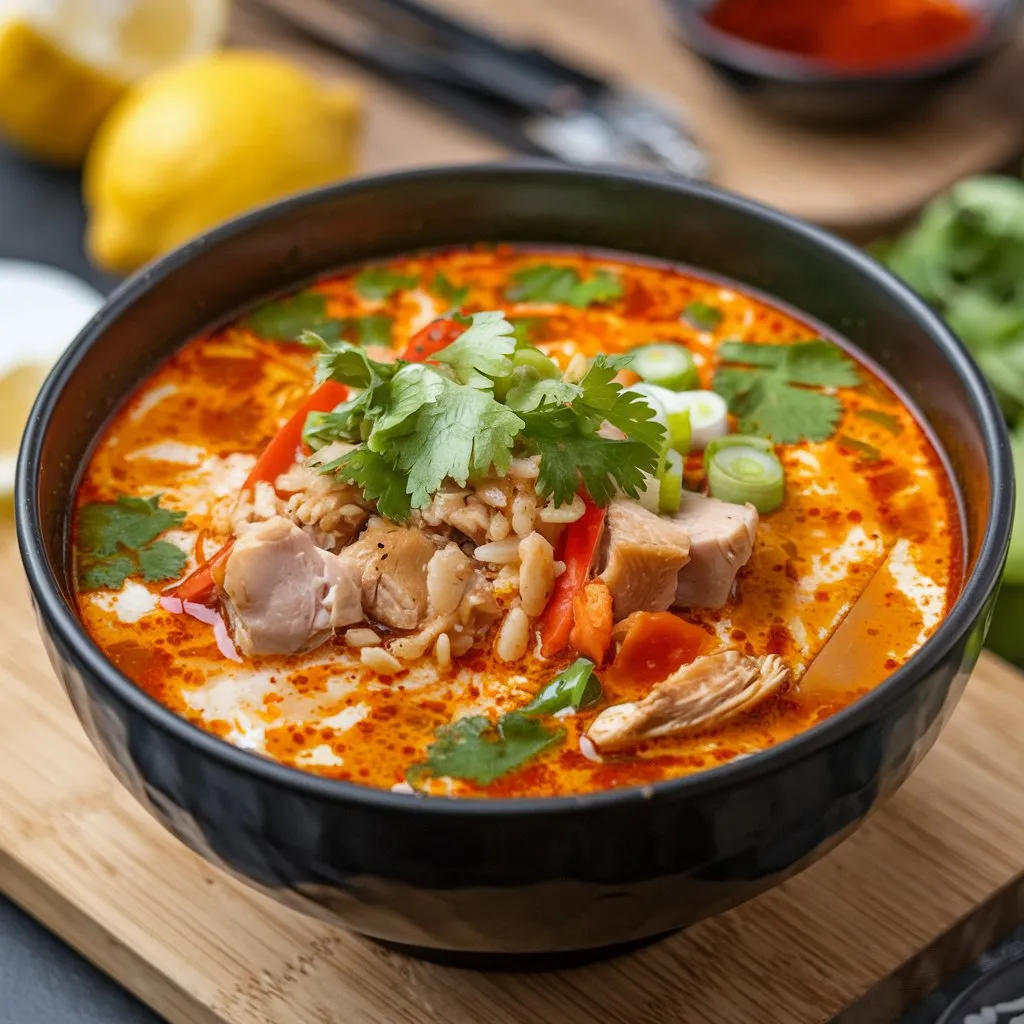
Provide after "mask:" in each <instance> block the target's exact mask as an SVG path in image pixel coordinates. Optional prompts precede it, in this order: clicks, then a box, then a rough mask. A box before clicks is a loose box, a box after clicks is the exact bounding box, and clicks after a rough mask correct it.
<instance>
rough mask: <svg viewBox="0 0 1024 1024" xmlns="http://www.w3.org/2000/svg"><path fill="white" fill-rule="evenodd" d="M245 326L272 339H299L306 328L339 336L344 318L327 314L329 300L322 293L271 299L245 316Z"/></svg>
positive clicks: (327, 334)
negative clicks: (341, 319) (339, 318)
mask: <svg viewBox="0 0 1024 1024" xmlns="http://www.w3.org/2000/svg"><path fill="white" fill-rule="evenodd" d="M244 323H245V326H246V327H248V328H249V329H250V330H251V331H253V332H254V333H256V334H258V335H259V336H260V337H261V338H266V339H268V340H269V341H298V340H299V337H300V336H301V335H302V333H303V331H317V332H318V333H320V334H323V335H324V336H325V337H330V336H332V335H333V336H334V337H335V338H337V337H338V336H339V335H340V331H341V321H340V320H338V319H336V318H335V317H329V316H328V315H327V300H326V299H325V298H324V296H323V295H321V294H319V293H318V292H299V294H298V295H296V296H295V297H294V298H291V299H280V300H275V301H274V302H268V303H267V304H266V305H264V306H260V308H259V309H257V310H254V311H253V312H252V313H250V314H249V315H248V316H247V317H246V318H245V321H244Z"/></svg>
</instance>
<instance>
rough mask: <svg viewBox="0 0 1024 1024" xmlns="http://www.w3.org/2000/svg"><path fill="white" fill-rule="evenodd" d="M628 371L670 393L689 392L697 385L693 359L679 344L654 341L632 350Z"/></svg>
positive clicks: (697, 377) (698, 377)
mask: <svg viewBox="0 0 1024 1024" xmlns="http://www.w3.org/2000/svg"><path fill="white" fill-rule="evenodd" d="M630 355H632V356H633V362H632V363H631V364H630V369H631V370H633V371H634V372H635V373H638V374H640V376H641V377H643V379H644V380H645V381H647V382H648V383H649V384H656V385H658V387H663V388H668V389H669V391H688V390H690V389H692V388H695V387H697V386H698V385H699V384H700V374H699V373H698V372H697V365H696V363H694V361H693V356H691V355H690V353H689V352H688V351H687V350H686V349H685V348H683V346H682V345H677V344H674V343H673V342H654V343H653V344H651V345H641V346H640V348H635V349H633V350H632V352H631V353H630Z"/></svg>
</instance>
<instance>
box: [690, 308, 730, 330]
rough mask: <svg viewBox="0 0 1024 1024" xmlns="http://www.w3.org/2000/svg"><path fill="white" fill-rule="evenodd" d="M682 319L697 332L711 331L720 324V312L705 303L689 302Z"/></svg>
mask: <svg viewBox="0 0 1024 1024" xmlns="http://www.w3.org/2000/svg"><path fill="white" fill-rule="evenodd" d="M682 318H683V319H684V320H685V321H686V322H687V323H688V324H689V325H690V326H691V327H696V328H697V330H698V331H713V330H714V329H715V328H716V327H717V326H718V325H719V324H720V323H721V322H722V311H721V310H720V309H717V308H716V307H715V306H709V305H708V304H707V303H706V302H691V303H690V304H689V305H688V306H687V307H686V309H684V310H683V317H682Z"/></svg>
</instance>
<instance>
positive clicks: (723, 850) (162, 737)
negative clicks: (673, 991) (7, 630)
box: [17, 164, 1013, 965]
mask: <svg viewBox="0 0 1024 1024" xmlns="http://www.w3.org/2000/svg"><path fill="white" fill-rule="evenodd" d="M477 241H520V242H538V243H556V244H564V245H570V246H590V247H594V246H596V247H604V248H609V249H618V250H623V251H626V252H632V253H640V254H644V255H647V256H651V257H657V258H665V259H672V260H677V261H679V262H682V263H687V264H691V265H694V266H697V267H700V268H702V269H704V270H706V271H709V272H712V273H715V274H720V275H723V276H726V277H730V278H733V279H735V280H737V281H739V282H742V283H744V284H746V285H748V286H751V287H753V288H757V289H761V290H763V291H766V292H768V293H769V294H771V295H773V296H777V297H778V298H779V299H781V300H783V301H785V302H788V303H790V304H792V305H794V306H796V307H798V308H800V309H802V310H804V311H806V312H807V313H808V314H810V315H812V316H814V317H816V318H817V319H819V320H820V321H822V322H823V323H825V324H826V325H829V326H830V327H832V328H834V329H835V330H837V331H838V332H840V333H842V334H843V335H845V336H846V337H847V338H849V339H850V340H851V341H853V342H854V343H855V344H856V345H858V346H859V347H860V348H861V349H862V350H863V351H864V352H865V353H866V354H867V355H868V357H869V358H871V359H873V360H874V361H875V362H876V363H878V364H879V365H880V366H881V367H882V368H883V369H884V370H885V371H886V372H887V373H888V374H889V376H890V377H892V378H893V379H894V380H895V381H897V382H898V383H899V384H900V386H901V387H902V388H903V389H904V391H905V392H906V393H907V395H908V396H909V398H910V399H911V400H912V401H913V402H914V403H915V404H916V405H917V406H918V408H919V409H920V410H921V411H922V412H923V414H924V415H925V416H926V417H927V418H928V419H929V420H930V422H931V424H932V426H933V428H934V430H935V432H936V434H937V436H938V438H939V440H940V441H941V443H942V444H943V446H944V448H945V450H946V452H947V453H948V455H949V458H950V462H951V465H952V468H953V470H954V472H955V474H956V477H957V479H958V482H959V485H960V488H961V491H962V494H963V499H964V511H965V529H966V534H967V559H966V561H967V566H966V568H967V572H968V580H967V584H966V587H965V590H964V593H963V595H962V596H961V598H960V600H959V602H958V603H957V605H956V607H955V608H954V610H953V612H952V613H951V615H950V616H949V618H948V619H947V620H946V622H945V623H944V624H943V625H942V626H941V627H940V629H939V630H938V632H937V633H936V635H935V636H934V637H933V638H932V639H931V640H929V641H928V643H927V644H926V645H925V647H924V648H923V649H922V650H921V651H920V652H919V653H918V654H917V655H916V656H915V657H914V658H913V659H911V661H910V662H909V663H908V665H906V666H905V667H904V668H902V669H900V670H899V671H898V672H896V673H895V675H894V676H893V677H892V678H891V679H890V680H888V681H887V682H886V683H885V684H884V685H882V686H881V687H879V688H878V689H877V690H876V691H874V692H873V693H872V694H870V695H869V696H868V697H866V698H865V699H863V700H861V701H860V702H859V703H857V704H856V705H854V706H853V707H851V708H849V709H847V710H846V711H844V712H841V713H840V714H838V715H836V716H834V717H833V718H832V719H830V720H829V721H827V722H825V723H823V724H822V725H819V726H817V727H816V728H814V729H812V730H810V731H809V732H807V733H804V734H803V735H802V736H799V737H797V738H795V739H793V740H790V741H789V742H787V743H784V744H781V745H780V746H778V747H777V748H774V749H772V750H770V751H766V752H764V753H762V754H759V755H757V756H755V757H751V758H747V759H744V760H741V761H737V762H735V763H733V764H730V765H726V766H724V767H722V768H718V769H715V770H713V771H710V772H706V773H703V774H701V775H697V776H693V777H690V778H684V779H679V780H675V781H671V782H665V783H659V784H658V785H655V786H652V787H647V788H643V789H641V788H636V789H628V790H622V791H618V792H608V793H599V794H593V795H589V796H582V797H578V798H556V799H546V800H522V801H515V800H508V801H491V802H488V801H477V800H467V801H452V800H443V799H430V800H423V799H418V798H416V797H412V796H407V795H403V794H394V793H386V792H380V791H376V790H371V789H366V788H362V787H359V786H355V785H352V784H349V783H342V782H336V781H333V780H329V779H323V778H318V777H315V776H312V775H307V774H304V773H301V772H298V771H294V770H292V769H288V768H284V767H282V766H281V765H278V764H275V763H273V762H271V761H269V760H266V759H263V758H260V757H257V756H255V755H253V754H250V753H247V752H245V751H242V750H239V749H236V748H234V747H232V746H230V745H228V744H227V743H224V742H223V741H221V740H219V739H217V738H216V737H214V736H212V735H208V734H206V733H204V732H202V731H200V730H198V729H196V728H195V727H193V726H191V725H189V724H188V723H186V722H185V721H184V720H182V719H180V718H178V717H176V716H175V715H174V714H173V713H171V712H170V711H168V710H166V709H165V708H163V707H162V706H160V705H159V704H157V703H156V702H155V701H153V700H152V699H150V698H149V697H148V696H146V695H145V694H144V693H142V692H141V691H140V690H138V689H137V688H136V687H135V686H134V685H133V684H132V683H131V682H130V681H129V680H127V679H126V678H124V677H123V676H121V675H120V674H119V673H118V672H117V671H116V670H115V669H114V668H113V667H112V666H111V665H110V664H109V663H108V662H107V661H106V660H105V659H104V658H103V656H102V655H101V654H100V652H99V651H98V650H97V649H96V648H95V647H94V646H93V644H92V643H91V642H90V641H89V639H88V638H87V637H86V635H85V634H84V632H83V630H82V629H81V628H80V627H79V625H78V622H77V620H76V618H75V615H74V611H73V603H72V601H71V583H70V579H69V572H68V564H69V552H68V512H69V508H70V502H71V496H72V494H73V490H74V487H75V484H76V481H77V478H78V474H79V472H80V469H81V466H82V465H83V462H84V460H85V459H86V458H87V456H88V452H89V449H90V446H91V444H92V440H93V438H95V436H96V433H97V431H98V430H99V429H100V427H101V426H102V424H103V423H104V421H105V420H106V419H107V417H108V416H109V415H110V413H111V412H112V411H113V410H114V409H115V408H116V407H117V406H118V404H119V403H120V402H121V401H122V399H123V398H124V396H125V394H126V393H127V392H128V390H129V389H130V388H131V387H132V386H133V385H134V384H136V383H137V382H138V381H139V380H140V379H141V378H142V377H143V376H144V375H145V374H146V372H147V371H148V370H149V369H150V368H151V367H153V366H154V365H155V364H156V363H157V362H158V361H159V360H160V359H161V358H163V357H164V356H166V355H167V354H168V353H169V352H171V351H172V350H173V349H174V348H175V347H176V346H177V345H178V344H180V342H181V341H182V339H184V338H186V337H188V336H189V335H191V334H193V333H194V332H196V331H198V330H201V329H203V328H205V327H207V326H209V324H210V323H212V322H214V321H216V320H218V319H222V318H224V317H226V316H229V315H231V314H233V313H235V312H236V311H238V310H239V309H240V308H241V307H243V306H245V305H246V304H248V303H250V302H252V301H255V300H257V299H259V298H261V297H263V296H265V295H266V294H267V293H268V292H272V291H277V290H281V289H285V288H290V287H293V286H296V285H298V284H300V283H301V282H302V281H304V280H306V279H308V278H309V277H311V276H312V275H314V274H316V273H318V272H321V271H324V270H327V269H329V268H334V267H338V266H340V265H343V264H349V263H352V262H355V261H358V260H363V259H367V258H371V257H376V256H381V255H385V254H392V253H397V252H402V251H407V250H410V249H417V248H422V247H425V246H438V245H445V244H457V243H467V242H477ZM1012 492H1013V482H1012V470H1011V465H1010V460H1009V455H1008V441H1007V438H1006V433H1005V428H1004V427H1003V424H1002V420H1001V418H1000V416H999V412H998V409H997V408H996V406H995V403H994V401H993V399H992V396H991V394H990V393H989V391H988V389H987V387H986V385H985V383H984V381H983V379H982V378H981V376H980V374H979V373H978V371H977V369H976V368H975V367H974V365H973V364H972V363H971V361H970V360H969V358H968V357H967V356H966V354H965V352H964V350H963V348H962V347H961V346H960V345H959V343H958V342H957V341H956V340H955V339H954V338H953V337H952V336H951V335H950V334H949V333H948V332H947V331H946V329H945V328H944V327H943V326H942V324H941V323H940V322H939V320H938V319H937V318H936V317H935V316H934V315H933V314H932V313H931V312H930V311H929V310H928V309H927V308H926V307H925V306H924V305H923V304H922V303H921V302H920V301H918V300H917V299H916V298H915V297H914V296H913V295H912V294H911V293H910V292H909V291H907V290H906V289H905V288H904V287H903V286H901V285H900V284H899V283H898V282H896V281H895V280H894V279H893V278H892V277H890V276H889V275H888V274H887V273H886V272H885V271H884V270H882V268H880V267H879V266H878V265H877V264H875V263H873V262H872V261H871V260H869V259H867V258H866V257H865V256H863V255H862V254H860V253H858V252H857V251H856V250H854V249H852V248H850V247H848V246H847V245H845V244H844V243H842V242H840V241H838V240H837V239H834V238H832V237H831V236H828V235H826V234H824V233H822V232H819V231H817V230H816V229H814V228H811V227H809V226H807V225H803V224H800V223H797V222H795V221H793V220H791V219H790V218H787V217H785V216H783V215H781V214H777V213H773V212H771V211H768V210H765V209H763V208H760V207H758V206H755V205H753V204H751V203H748V202H746V201H744V200H742V199H739V198H737V197H734V196H730V195H727V194H724V193H721V192H718V191H715V190H713V189H709V188H705V187H701V186H696V185H690V184H683V183H679V182H671V181H668V180H665V179H658V178H654V177H645V176H642V175H630V174H616V173H610V172H600V171H579V170H570V169H568V168H564V167H555V166H551V165H547V164H523V165H494V166H486V167H473V168H445V169H436V170H425V171H416V172H411V173H407V174H400V175H393V176H389V177H383V178H376V179H372V178H371V179H366V180H362V181H355V182H351V183H347V184H343V185H338V186H335V187H332V188H328V189H324V190H321V191H318V192H314V193H309V194H306V195H303V196H299V197H297V198H295V199H291V200H288V201H285V202H283V203H279V204H277V205H275V206H272V207H268V208H266V209H264V210H261V211H257V212H256V213H254V214H251V215H249V216H247V217H244V218H241V219H240V220H236V221H233V222H232V223H230V224H228V225H226V226H225V227H223V228H221V229H219V230H217V231H214V232H213V233H211V234H210V235H207V236H204V237H202V238H199V239H197V240H196V241H194V242H192V243H190V244H189V245H187V246H185V247H184V248H182V249H179V250H178V251H177V252H175V253H173V254H171V255H170V256H168V257H167V258H166V259H164V260H162V261H161V262H159V263H157V264H155V265H153V266H151V267H149V268H147V269H146V270H143V271H142V272H141V273H140V274H138V275H137V276H136V277H134V278H133V279H132V280H130V281H129V282H128V283H127V284H125V285H124V286H123V287H122V288H121V289H120V290H119V291H118V292H117V293H115V295H114V296H112V298H111V299H110V301H109V302H108V304H107V306H106V307H105V308H104V309H103V311H101V313H100V314H99V315H98V316H97V317H96V319H95V320H94V321H93V322H92V323H91V324H90V325H89V326H88V327H87V328H86V330H85V331H84V332H83V333H82V335H81V336H80V337H79V338H78V339H77V341H76V342H75V343H74V345H73V346H72V348H71V350H70V351H69V352H68V354H67V355H66V356H65V358H64V359H63V360H62V362H61V363H60V365H59V366H58V367H57V368H56V369H55V371H54V372H53V374H52V375H51V377H50V379H49V380H48V382H47V384H46V386H45V388H44V390H43V393H42V395H41V397H40V399H39V401H38V403H37V405H36V408H35V410H34V412H33V414H32V417H31V422H30V425H29V429H28V433H27V436H26V440H25V443H24V447H23V451H22V457H21V462H20V465H19V477H18V495H17V516H18V532H19V540H20V544H21V548H22V553H23V557H24V561H25V565H26V569H27V572H28V575H29V580H30V583H31V587H32V592H33V597H34V600H35V603H36V608H37V610H38V613H39V621H40V627H41V630H42V633H43V636H44V639H45V640H46V644H47V648H48V650H49V653H50V657H51V660H52V662H53V664H54V666H55V668H56V670H57V672H58V674H59V675H60V677H61V680H62V681H63V683H64V686H65V688H66V689H67V692H68V694H69V695H70V697H71V700H72V702H73V704H74V706H75V709H76V711H77V712H78V715H79V717H80V718H81V720H82V722H83V724H84V726H85V728H86V731H87V732H88V734H89V737H90V739H91V740H92V742H93V744H94V745H95V746H96V748H97V750H99V751H100V753H101V754H102V755H103V757H104V758H105V759H106V761H107V763H108V764H109V765H110V766H111V768H112V770H113V771H114V772H115V773H116V774H117V776H118V778H120V779H121V781H122V782H123V783H124V784H125V785H126V786H127V787H128V789H130V790H131V792H132V793H133V794H134V795H135V796H136V797H137V799H138V800H139V801H140V802H141V803H142V804H143V805H144V806H145V807H146V808H147V809H148V810H149V811H150V812H151V813H152V814H153V815H154V816H155V817H157V818H158V819H159V820H160V821H162V822H163V823H164V825H165V826H166V827H167V828H168V829H169V830H170V831H171V832H173V833H174V834H175V835H177V836H178V837H179V838H180V839H181V840H183V841H184V842H185V843H187V844H188V845H189V846H190V847H192V848H193V849H194V850H196V851H197V852H199V853H200V854H201V855H203V856H204V857H206V858H208V859H209V860H210V861H212V862H213V863H216V864H218V865H220V866H221V867H223V868H225V869H226V870H228V871H231V872H233V873H234V874H236V875H238V876H240V877H241V878H243V879H245V880H247V881H249V882H250V883H252V884H254V885H256V886H258V887H259V888H261V889H263V890H265V891H267V892H269V893H271V894H273V895H274V896H277V897H278V898H280V899H282V900H284V901H286V902H288V903H291V904H292V905H294V906H297V907H299V908H301V909H304V910H307V911H310V912H313V913H316V914H319V915H321V916H323V917H326V918H328V919H330V920H332V921H335V922H337V923H338V924H340V925H344V926H346V927H348V928H352V929H355V930H357V931H360V932H363V933H365V934H367V935H370V936H373V937H375V938H379V939H383V940H386V941H390V942H393V943H400V944H405V945H408V946H413V947H418V949H419V951H420V952H427V951H432V952H431V953H430V955H443V954H442V951H449V952H450V953H454V954H458V953H467V952H473V953H476V954H505V955H509V954H511V955H521V954H527V955H529V954H550V953H552V952H567V951H579V950H588V949H597V948H603V947H609V946H616V945H621V944H628V943H632V942H636V941H638V940H642V939H644V938H647V937H651V936H655V935H658V934H660V933H663V932H666V931H669V930H672V929H674V928H678V927H681V926H684V925H686V924H689V923H691V922H694V921H696V920H699V919H700V918H702V917H706V916H708V915H710V914H714V913H717V912H718V911H721V910H724V909H725V908H727V907H730V906H732V905H734V904H736V903H738V902H741V901H743V900H745V899H748V898H749V897H751V896H754V895H756V894H757V893H758V892H761V891H762V890H764V889H766V888H768V887H769V886H772V885H774V884H776V883H777V882H778V881H780V880H781V879H783V878H785V877H786V876H787V875H790V874H792V873H793V872H795V871H798V870H799V869H800V868H802V867H804V866H806V865H807V864H809V863H811V862H812V861H813V860H815V859H816V858H818V857H820V856H821V855H822V854H823V853H824V852H826V851H827V850H829V849H830V848H831V847H833V846H834V845H835V844H836V843H837V842H839V841H840V840H841V839H842V838H843V837H844V836H846V835H848V834H849V833H850V832H851V831H853V829H855V828H856V827H857V825H858V824H859V823H860V822H861V821H862V820H863V818H864V816H865V815H866V814H867V813H868V812H869V811H870V810H871V809H872V808H873V807H874V806H876V805H877V804H878V803H879V802H880V801H881V800H883V799H885V798H886V797H887V796H889V795H890V794H891V793H892V792H893V791H894V790H895V789H896V788H897V787H898V786H899V785H900V783H901V782H902V781H903V780H904V778H906V776H907V774H908V773H909V772H910V771H911V770H912V768H913V767H914V766H915V765H916V764H917V763H918V761H919V760H920V759H921V757H922V756H923V755H924V753H925V752H926V751H927V750H928V748H929V747H930V746H931V744H932V742H933V741H934V740H935V737H936V736H937V735H938V733H939V731H940V729H941V728H942V726H943V724H944V723H945V721H946V720H947V718H948V716H949V714H950V712H951V711H952V709H953V707H954V705H955V704H956V701H957V699H958V698H959V696H960V694H961V692H962V690H963V687H964V685H965V683H966V680H967V676H968V673H969V672H970V669H971V667H972V666H973V664H974V661H975V660H976V658H977V655H978V652H979V650H980V647H981V641H982V637H983V633H984V629H985V626H986V625H987V622H988V617H989V614H990V611H991V607H992V603H993V600H994V595H995V591H996V587H997V583H998V579H999V574H1000V571H1001V568H1002V563H1003V560H1004V557H1005V550H1006V544H1007V541H1008V536H1009V529H1010V519H1011V515H1012V511H1011V510H1012V507H1013V493H1012ZM525 962H530V963H534V964H536V963H538V962H539V963H542V964H548V965H553V964H554V963H556V962H558V961H557V959H556V960H552V959H550V958H548V957H545V958H543V959H541V960H540V961H525Z"/></svg>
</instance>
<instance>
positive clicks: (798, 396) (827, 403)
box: [713, 339, 860, 444]
mask: <svg viewBox="0 0 1024 1024" xmlns="http://www.w3.org/2000/svg"><path fill="white" fill-rule="evenodd" d="M719 355H720V356H721V359H722V361H723V362H725V363H743V364H745V367H740V366H723V367H721V368H720V369H719V370H718V372H717V373H716V374H715V379H714V384H713V387H714V389H715V391H717V392H718V393H719V394H720V395H721V396H722V397H723V398H725V399H726V401H727V402H728V403H729V411H730V412H731V413H732V414H733V415H734V416H736V417H738V419H739V427H740V430H741V431H742V432H744V433H750V434H760V435H762V436H765V437H770V438H772V439H773V440H774V441H776V442H777V443H779V444H796V443H798V442H800V441H826V440H828V438H830V437H831V436H832V435H833V434H834V433H835V431H836V427H837V426H838V425H839V421H840V419H841V418H842V415H843V404H842V402H841V401H840V399H839V398H837V397H836V396H835V395H826V394H822V393H821V392H819V391H811V390H808V388H809V387H815V386H816V387H855V386H856V385H857V384H859V383H860V374H859V373H858V371H857V365H856V363H854V361H853V360H852V359H851V358H850V357H849V356H848V355H846V353H845V352H843V351H842V349H840V348H839V347H838V346H837V345H835V344H833V343H832V342H829V341H823V340H821V339H817V340H813V341H804V342H797V343H794V344H792V345H754V344H748V343H745V342H739V341H727V342H724V343H723V344H722V346H721V348H720V349H719ZM795 385H804V386H799V387H798V386H795Z"/></svg>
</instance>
